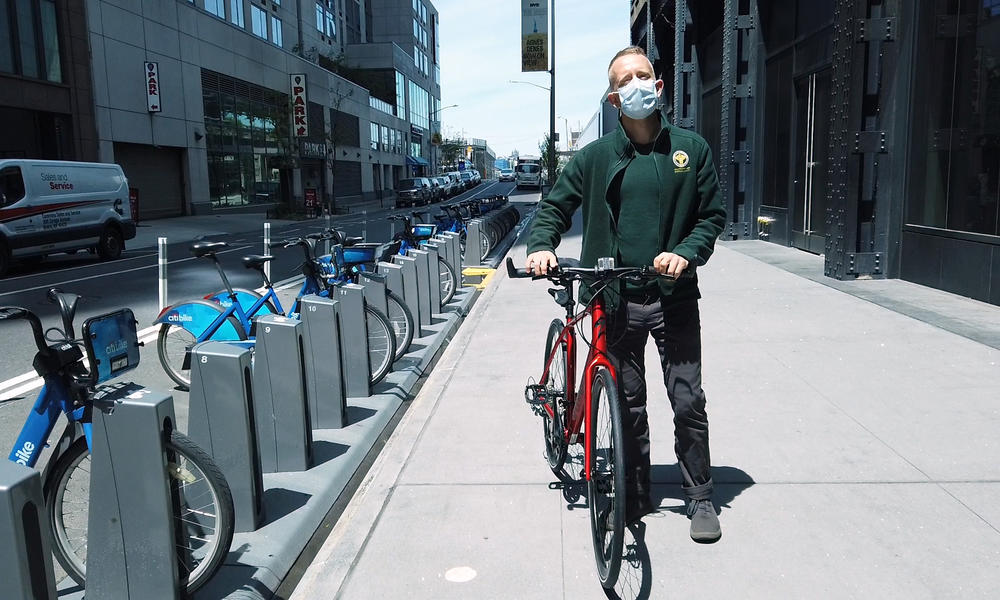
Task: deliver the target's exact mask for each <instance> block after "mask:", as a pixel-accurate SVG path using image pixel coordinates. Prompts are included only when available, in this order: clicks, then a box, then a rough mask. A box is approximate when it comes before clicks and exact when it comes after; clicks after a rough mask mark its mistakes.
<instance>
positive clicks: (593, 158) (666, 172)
mask: <svg viewBox="0 0 1000 600" xmlns="http://www.w3.org/2000/svg"><path fill="white" fill-rule="evenodd" d="M635 153H636V150H635V147H634V146H633V144H632V142H631V141H630V140H629V138H628V136H627V135H626V134H625V129H624V128H623V127H622V125H621V123H620V122H619V124H618V128H617V129H616V130H615V131H612V132H611V133H609V134H607V135H605V136H603V137H601V138H600V139H598V140H596V141H594V142H592V143H590V144H587V146H585V147H584V148H583V149H581V150H580V151H579V152H577V154H576V155H575V156H574V157H573V158H572V160H570V161H569V164H567V165H566V168H565V169H564V170H563V172H562V174H561V175H560V176H559V179H558V180H557V181H556V183H555V185H554V186H553V187H552V190H551V191H550V192H549V195H548V197H547V198H546V199H545V200H543V201H542V202H541V203H540V204H539V207H538V212H537V213H536V215H535V221H534V223H533V225H532V228H531V234H530V235H529V237H528V252H529V253H531V252H536V251H538V250H552V251H554V250H555V248H556V246H558V245H559V241H560V239H562V234H563V233H565V232H566V231H567V230H568V229H569V228H570V225H571V223H572V217H573V213H574V212H576V210H577V208H579V207H580V206H581V205H582V206H583V249H582V251H581V253H580V264H581V265H583V266H585V267H590V266H593V265H594V264H596V262H597V259H598V258H600V257H602V256H611V257H618V256H619V252H618V249H619V247H620V246H622V245H624V244H633V243H635V240H637V239H640V238H642V239H648V240H652V239H654V238H658V247H657V248H649V249H644V251H643V252H642V254H645V255H648V256H656V255H657V254H659V253H660V252H673V253H675V254H678V255H680V256H683V257H684V258H685V259H687V260H688V262H689V263H690V264H691V266H690V267H688V270H689V271H693V270H694V269H695V268H696V267H698V266H700V265H703V264H705V262H707V261H708V258H709V257H710V256H711V255H712V252H713V250H714V249H715V240H716V238H718V237H719V234H720V233H722V230H723V228H724V227H725V224H726V210H725V207H724V206H723V204H722V195H721V193H720V192H719V178H718V175H717V174H716V172H715V165H714V163H713V162H712V152H711V150H710V149H709V147H708V144H707V143H706V142H705V140H704V139H703V138H702V137H701V136H699V135H698V134H696V133H693V132H690V131H687V130H684V129H679V128H677V127H674V126H672V125H670V124H669V123H667V121H666V119H665V118H664V117H662V115H661V129H660V133H659V134H658V135H657V137H656V140H655V142H654V144H653V160H654V163H655V166H656V171H655V173H654V172H650V173H649V174H648V176H650V177H657V178H658V180H659V181H658V184H657V185H656V188H658V189H659V196H658V197H657V198H650V201H651V202H656V203H657V206H658V209H659V210H658V213H659V220H658V221H654V222H650V223H649V224H648V226H649V227H656V228H657V232H658V235H657V236H648V235H647V236H638V235H635V234H634V233H633V232H630V231H621V230H619V227H618V223H617V222H616V220H615V217H614V212H613V210H612V205H611V203H612V202H615V203H616V204H617V198H616V197H615V196H614V195H616V194H618V192H619V190H620V188H621V181H622V177H623V175H624V172H625V169H626V167H628V166H629V164H630V163H631V162H632V160H633V157H634V156H635ZM630 176H631V175H630ZM644 176H645V175H644ZM650 212H652V213H655V212H656V210H655V209H654V210H651V211H650ZM659 287H660V293H661V294H662V295H663V296H664V297H668V298H669V299H670V300H671V301H675V300H676V301H679V300H686V299H692V298H699V297H701V294H700V292H699V291H698V277H697V274H694V275H693V276H692V277H684V278H682V279H680V280H678V281H677V282H673V281H670V280H668V279H666V278H662V279H661V280H660V283H659Z"/></svg>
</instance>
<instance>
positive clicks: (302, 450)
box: [253, 315, 313, 473]
mask: <svg viewBox="0 0 1000 600" xmlns="http://www.w3.org/2000/svg"><path fill="white" fill-rule="evenodd" d="M254 328H255V332H256V335H257V342H256V344H255V350H254V362H253V393H254V402H253V404H254V412H255V413H256V414H255V416H254V419H255V422H256V425H257V444H258V446H259V448H260V466H261V469H262V470H263V472H264V473H276V472H283V471H305V470H308V469H309V467H311V466H312V458H313V457H312V427H311V426H310V423H309V409H308V404H307V402H308V401H307V398H306V393H307V392H306V378H305V368H304V365H305V342H304V341H303V339H302V331H303V329H304V326H303V325H302V321H299V320H296V319H289V318H288V317H284V316H282V315H264V316H262V317H258V318H257V320H256V321H255V323H254Z"/></svg>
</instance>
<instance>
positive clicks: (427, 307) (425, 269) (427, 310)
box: [406, 248, 437, 326]
mask: <svg viewBox="0 0 1000 600" xmlns="http://www.w3.org/2000/svg"><path fill="white" fill-rule="evenodd" d="M406 255H407V256H408V257H410V258H413V259H414V260H416V261H417V302H419V303H420V325H421V326H423V325H430V324H431V322H432V321H431V281H432V280H431V268H430V266H431V265H430V254H428V253H427V252H425V251H423V250H414V249H412V248H411V249H410V250H407V252H406ZM436 270H437V269H435V271H436ZM435 283H436V282H435Z"/></svg>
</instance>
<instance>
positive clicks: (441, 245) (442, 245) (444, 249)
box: [427, 233, 457, 273]
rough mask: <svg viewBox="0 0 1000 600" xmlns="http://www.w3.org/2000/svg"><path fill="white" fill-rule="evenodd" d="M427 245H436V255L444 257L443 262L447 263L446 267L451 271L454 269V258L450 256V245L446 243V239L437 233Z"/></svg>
mask: <svg viewBox="0 0 1000 600" xmlns="http://www.w3.org/2000/svg"><path fill="white" fill-rule="evenodd" d="M427 243H428V244H437V246H438V254H440V255H441V256H443V257H444V262H446V263H448V266H449V267H451V268H452V270H454V269H455V261H454V258H453V257H452V256H451V245H450V244H449V243H448V238H447V237H445V236H444V235H442V234H440V233H439V234H437V235H435V236H434V237H432V238H431V239H430V240H428V242H427ZM456 273H457V271H456Z"/></svg>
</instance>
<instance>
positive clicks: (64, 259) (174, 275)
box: [0, 182, 537, 453]
mask: <svg viewBox="0 0 1000 600" xmlns="http://www.w3.org/2000/svg"><path fill="white" fill-rule="evenodd" d="M513 187H514V186H513V184H512V183H497V182H493V183H485V184H481V185H480V186H478V187H477V188H475V189H473V190H469V191H467V192H465V193H463V194H462V195H460V196H456V197H454V198H452V199H450V200H449V201H457V200H462V199H466V198H472V197H476V196H481V195H486V194H510V195H511V196H512V199H513V198H515V197H517V196H526V197H527V196H535V198H537V192H536V191H523V192H522V191H517V190H514V189H513ZM523 199H525V200H526V199H527V198H523ZM428 208H431V209H433V206H431V207H428ZM409 210H411V209H404V210H379V211H375V212H371V213H368V214H365V215H362V214H351V215H342V216H338V217H334V219H333V224H334V225H335V226H336V227H338V228H339V229H343V230H344V231H346V232H347V233H348V235H362V234H363V235H365V236H366V238H367V239H369V240H371V241H385V240H388V239H390V238H391V235H392V231H391V227H392V225H393V223H391V222H389V221H387V220H386V218H385V217H386V216H388V215H389V214H404V213H407V212H409ZM322 225H323V224H322V222H319V221H305V222H302V223H301V224H300V223H296V224H291V225H286V226H283V227H277V228H274V229H272V231H271V238H272V241H277V240H280V239H283V238H287V237H297V236H301V235H305V234H306V233H310V232H315V231H319V230H321V228H322ZM213 241H224V242H227V243H228V244H229V245H230V247H229V248H228V249H226V250H224V251H223V252H220V253H219V254H218V256H219V259H220V262H221V264H222V266H223V268H224V269H225V271H226V275H227V277H228V278H229V280H230V282H231V284H232V285H233V286H234V287H242V288H251V289H254V288H258V287H260V286H261V285H262V281H261V279H260V276H259V274H258V273H257V272H256V271H253V270H248V269H245V268H243V267H242V265H241V264H240V257H242V256H244V255H246V254H259V253H261V249H262V240H261V237H260V234H259V233H258V232H251V233H234V234H229V235H224V236H218V237H214V238H213ZM189 245H190V242H188V241H185V242H178V243H175V244H171V245H170V246H169V247H168V250H167V256H168V278H167V281H168V302H169V303H174V302H179V301H182V300H186V299H190V298H200V297H202V296H204V295H205V294H207V293H209V292H211V291H215V290H219V289H222V288H223V284H222V281H221V279H220V278H219V275H218V273H217V272H216V271H215V269H214V268H212V265H211V263H210V262H209V261H207V260H205V259H196V258H193V257H192V256H191V255H190V253H189V252H188V246H189ZM272 254H273V255H274V256H275V260H274V261H273V262H272V266H271V277H272V280H273V281H274V282H280V281H282V280H287V279H290V278H294V277H296V276H297V275H298V273H299V267H300V265H301V263H302V254H301V252H300V250H299V249H297V248H290V249H287V250H274V251H273V252H272ZM157 258H158V257H157V254H156V251H155V249H139V250H127V251H126V252H125V253H124V254H123V255H122V258H121V259H119V260H116V261H112V262H100V261H99V260H98V259H97V258H96V257H95V256H93V255H89V254H86V253H77V254H76V255H73V256H69V255H57V256H51V257H48V258H47V259H46V260H45V261H44V262H42V263H40V264H37V265H33V266H20V267H15V268H14V269H13V270H12V272H11V273H10V274H9V275H8V277H7V278H5V279H2V280H0V305H6V306H11V305H13V306H22V307H25V308H28V309H29V310H31V311H33V312H35V313H36V314H37V315H38V316H39V317H40V318H41V320H42V324H43V326H44V327H54V326H57V325H58V326H60V327H61V324H60V323H59V312H58V309H57V308H56V306H55V305H53V304H50V303H49V302H48V301H47V300H46V298H45V292H46V290H48V289H49V288H52V287H58V288H61V289H62V290H63V291H67V292H73V293H76V294H79V295H80V296H81V300H80V303H79V306H78V308H77V316H76V319H75V324H76V331H75V334H76V335H77V336H79V335H80V327H81V326H82V324H83V322H84V321H85V320H86V319H87V318H88V317H91V316H94V315H99V314H103V313H106V312H110V311H112V310H116V309H118V308H121V307H123V306H127V307H129V308H131V309H132V311H133V312H134V313H135V316H136V319H137V320H138V321H139V325H138V327H139V329H140V340H145V341H146V345H145V347H144V348H143V349H142V352H141V363H140V365H139V367H138V368H137V369H136V370H135V371H134V372H133V373H132V374H131V376H130V377H129V378H130V379H131V380H133V381H136V382H138V383H141V384H142V385H144V386H146V387H149V388H152V389H158V390H163V391H169V392H171V393H172V394H173V395H174V403H175V411H176V412H177V421H178V425H179V426H180V427H181V429H182V430H184V429H186V421H187V419H186V417H187V414H186V413H187V406H186V404H187V393H186V392H183V391H180V390H177V389H175V388H174V385H173V382H172V381H171V380H170V379H169V378H168V377H167V376H166V374H165V373H164V372H163V370H162V368H161V367H160V364H159V360H158V358H157V356H156V347H155V346H156V338H155V331H154V329H153V328H152V327H151V325H152V322H153V319H154V318H155V317H156V315H157V314H158V312H159V302H158V289H159V288H158V268H157ZM296 290H297V287H294V288H289V289H288V290H286V291H285V292H283V293H282V294H281V299H282V301H284V300H285V299H286V298H293V297H294V295H295V291H296ZM285 308H286V309H287V307H285ZM144 330H146V331H147V333H146V334H145V335H144V334H143V331H144ZM0 347H2V350H0V392H6V393H7V394H9V392H10V391H11V390H18V389H21V390H22V391H20V392H19V393H18V394H17V395H16V396H15V397H13V398H9V399H6V400H0V439H4V440H8V442H6V443H4V444H3V445H2V446H3V451H4V452H5V453H6V452H7V451H8V449H9V446H10V445H11V444H12V443H13V440H14V439H15V438H16V436H17V433H18V432H19V430H20V428H21V426H22V425H23V423H24V419H25V415H26V414H27V413H28V411H29V410H30V408H31V406H32V404H33V402H34V398H35V396H36V395H37V393H38V389H37V387H35V388H34V389H26V388H30V387H32V385H33V384H34V382H35V381H37V377H35V376H34V372H33V371H32V368H31V360H32V357H33V356H34V353H35V351H36V350H35V347H34V343H33V341H32V338H31V332H30V328H29V326H28V325H27V323H25V322H2V323H0ZM7 394H5V395H7ZM60 428H61V426H57V432H56V433H58V431H59V430H60Z"/></svg>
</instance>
